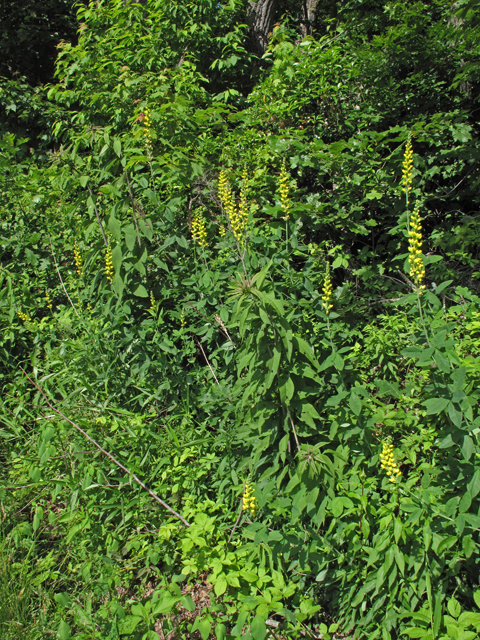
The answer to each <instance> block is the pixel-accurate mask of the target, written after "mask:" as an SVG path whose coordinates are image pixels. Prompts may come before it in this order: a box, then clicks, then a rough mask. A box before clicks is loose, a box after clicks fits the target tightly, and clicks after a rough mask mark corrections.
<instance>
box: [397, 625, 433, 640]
mask: <svg viewBox="0 0 480 640" xmlns="http://www.w3.org/2000/svg"><path fill="white" fill-rule="evenodd" d="M403 633H406V634H407V636H408V637H409V638H424V640H428V638H429V637H431V633H430V630H429V629H424V628H422V627H412V628H410V629H405V631H404V632H403Z"/></svg>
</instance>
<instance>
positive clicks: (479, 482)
mask: <svg viewBox="0 0 480 640" xmlns="http://www.w3.org/2000/svg"><path fill="white" fill-rule="evenodd" d="M468 490H469V491H470V495H471V496H472V498H475V496H477V495H478V493H479V492H480V469H477V470H476V471H475V473H474V474H473V478H472V479H471V480H470V482H469V483H468Z"/></svg>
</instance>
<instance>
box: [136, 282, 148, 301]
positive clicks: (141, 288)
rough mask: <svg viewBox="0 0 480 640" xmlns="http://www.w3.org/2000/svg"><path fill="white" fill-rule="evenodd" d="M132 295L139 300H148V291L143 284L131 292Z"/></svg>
mask: <svg viewBox="0 0 480 640" xmlns="http://www.w3.org/2000/svg"><path fill="white" fill-rule="evenodd" d="M133 295H134V296H138V297H139V298H148V291H147V290H146V289H145V287H144V286H143V284H139V285H138V287H137V288H136V289H135V291H134V292H133Z"/></svg>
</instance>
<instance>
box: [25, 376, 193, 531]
mask: <svg viewBox="0 0 480 640" xmlns="http://www.w3.org/2000/svg"><path fill="white" fill-rule="evenodd" d="M20 369H21V370H22V371H23V373H24V374H25V377H26V378H27V380H29V381H30V382H31V383H32V384H33V386H34V387H35V388H36V389H37V390H38V391H40V393H41V394H42V396H43V397H44V398H45V402H46V403H47V404H48V406H49V407H50V409H51V410H52V411H55V413H58V415H59V416H61V417H62V418H63V419H64V420H66V421H67V422H69V423H70V424H71V425H72V426H73V427H75V429H77V431H79V432H80V433H81V434H82V435H83V436H85V438H87V440H89V441H90V442H91V443H92V444H93V445H94V446H95V447H96V448H97V449H98V450H99V451H101V452H102V453H103V455H105V456H107V458H110V460H111V461H112V462H113V463H114V464H116V465H117V467H120V469H122V470H123V471H125V473H127V474H128V475H129V476H130V477H131V478H132V480H134V481H135V482H136V483H137V484H138V485H140V486H141V487H142V489H145V491H146V492H147V493H149V494H150V495H151V496H152V498H154V499H155V500H156V501H157V502H159V503H160V504H161V505H162V507H165V509H167V510H168V511H170V513H172V514H173V515H174V516H175V517H176V518H178V519H179V520H181V521H182V522H183V524H184V525H185V526H186V527H189V526H190V523H189V522H187V521H186V520H185V518H184V517H183V516H181V515H180V514H179V513H177V512H176V511H175V510H174V509H172V507H170V506H169V505H168V504H167V503H166V502H164V501H163V500H162V499H161V498H159V497H158V496H157V495H156V494H155V493H153V491H152V490H151V489H149V488H148V487H147V486H146V485H145V484H144V483H143V482H142V481H141V480H140V479H139V478H137V476H136V475H135V474H134V473H132V472H131V471H129V470H128V469H127V467H124V466H123V464H122V463H121V462H119V461H118V460H117V459H116V458H114V457H113V456H112V454H111V453H109V452H108V451H106V450H105V449H104V448H103V447H101V446H100V445H99V444H98V442H96V441H95V440H94V439H93V438H92V437H91V436H89V435H88V433H87V432H86V431H84V430H83V429H82V428H81V427H79V426H78V424H75V422H73V420H70V418H67V416H66V415H64V414H63V413H62V412H61V411H60V410H59V409H57V408H56V407H55V406H54V405H52V404H51V402H50V401H49V399H48V398H47V396H46V395H45V393H44V392H43V390H42V388H41V387H40V386H39V385H38V384H37V383H36V382H35V381H34V380H32V379H31V378H30V377H29V376H28V374H27V372H26V371H25V369H23V368H22V367H20Z"/></svg>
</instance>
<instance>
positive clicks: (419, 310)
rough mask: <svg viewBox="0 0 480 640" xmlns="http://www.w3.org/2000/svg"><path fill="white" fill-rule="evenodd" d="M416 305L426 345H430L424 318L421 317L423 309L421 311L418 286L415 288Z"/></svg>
mask: <svg viewBox="0 0 480 640" xmlns="http://www.w3.org/2000/svg"><path fill="white" fill-rule="evenodd" d="M417 306H418V313H419V315H420V322H421V323H422V327H423V332H424V333H425V338H426V340H427V344H428V346H430V338H429V337H428V331H427V327H426V326H425V320H424V318H423V311H422V305H421V304H420V293H419V291H418V288H417Z"/></svg>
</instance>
